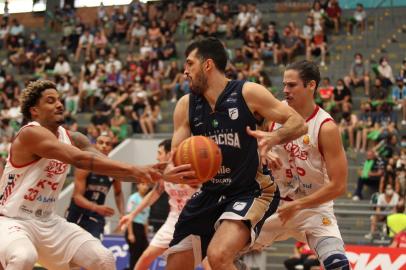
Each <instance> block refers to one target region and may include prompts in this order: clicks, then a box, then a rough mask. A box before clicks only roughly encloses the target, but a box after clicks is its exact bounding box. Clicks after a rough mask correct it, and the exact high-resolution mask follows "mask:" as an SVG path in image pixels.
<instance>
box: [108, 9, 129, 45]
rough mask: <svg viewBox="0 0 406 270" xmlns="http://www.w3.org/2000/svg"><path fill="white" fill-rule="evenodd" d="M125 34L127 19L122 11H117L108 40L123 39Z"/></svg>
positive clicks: (118, 40)
mask: <svg viewBox="0 0 406 270" xmlns="http://www.w3.org/2000/svg"><path fill="white" fill-rule="evenodd" d="M126 36H127V20H126V17H125V16H124V14H123V13H121V12H120V13H119V14H118V16H117V19H116V20H115V21H114V24H113V32H112V33H111V35H110V41H111V42H113V41H117V42H121V41H123V40H124V39H125V38H126Z"/></svg>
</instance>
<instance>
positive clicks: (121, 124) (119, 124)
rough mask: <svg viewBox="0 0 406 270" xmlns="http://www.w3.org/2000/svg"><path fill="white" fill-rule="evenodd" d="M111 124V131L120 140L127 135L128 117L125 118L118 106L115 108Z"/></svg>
mask: <svg viewBox="0 0 406 270" xmlns="http://www.w3.org/2000/svg"><path fill="white" fill-rule="evenodd" d="M110 126H111V131H113V133H114V135H115V136H116V137H117V138H118V140H119V141H120V142H121V141H122V140H124V139H125V138H126V137H127V135H128V130H127V119H126V118H125V116H124V114H123V110H122V109H121V108H119V107H118V108H115V109H114V114H113V116H112V117H111V119H110Z"/></svg>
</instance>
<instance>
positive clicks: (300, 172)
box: [286, 167, 306, 178]
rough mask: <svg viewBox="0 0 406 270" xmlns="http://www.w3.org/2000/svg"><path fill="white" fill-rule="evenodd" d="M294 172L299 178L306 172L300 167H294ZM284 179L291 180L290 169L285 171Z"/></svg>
mask: <svg viewBox="0 0 406 270" xmlns="http://www.w3.org/2000/svg"><path fill="white" fill-rule="evenodd" d="M296 172H297V174H298V175H300V176H305V175H306V171H305V170H304V169H303V168H300V167H296ZM286 177H288V178H293V173H292V169H286Z"/></svg>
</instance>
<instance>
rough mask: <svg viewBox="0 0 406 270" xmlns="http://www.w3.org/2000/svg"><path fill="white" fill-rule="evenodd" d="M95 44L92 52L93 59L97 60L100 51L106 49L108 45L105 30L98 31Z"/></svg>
mask: <svg viewBox="0 0 406 270" xmlns="http://www.w3.org/2000/svg"><path fill="white" fill-rule="evenodd" d="M93 44H94V50H92V57H93V58H96V56H98V55H99V51H100V50H102V49H105V48H106V47H107V44H108V41H107V38H106V34H105V32H104V29H100V30H97V31H96V34H95V35H94V40H93Z"/></svg>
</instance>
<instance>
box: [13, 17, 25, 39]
mask: <svg viewBox="0 0 406 270" xmlns="http://www.w3.org/2000/svg"><path fill="white" fill-rule="evenodd" d="M24 30H25V29H24V25H22V24H21V23H20V22H19V21H18V20H17V19H16V18H14V19H13V20H12V22H11V26H10V32H9V33H10V36H13V37H17V38H22V37H23V35H24Z"/></svg>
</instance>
